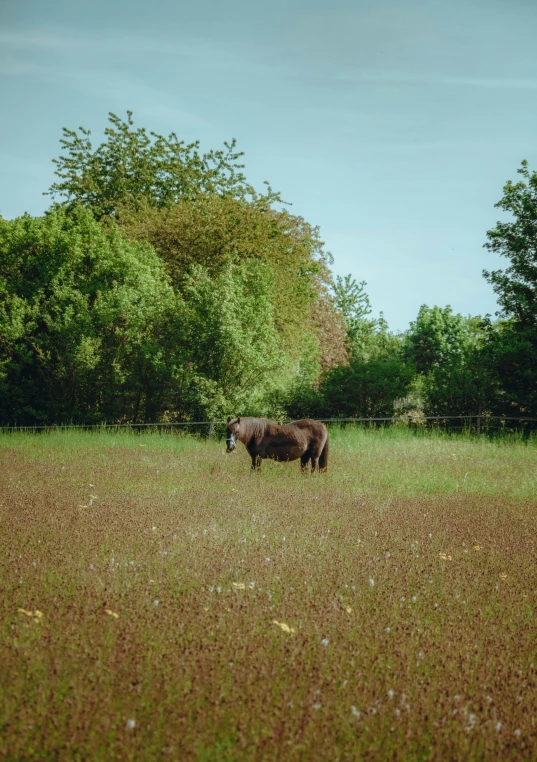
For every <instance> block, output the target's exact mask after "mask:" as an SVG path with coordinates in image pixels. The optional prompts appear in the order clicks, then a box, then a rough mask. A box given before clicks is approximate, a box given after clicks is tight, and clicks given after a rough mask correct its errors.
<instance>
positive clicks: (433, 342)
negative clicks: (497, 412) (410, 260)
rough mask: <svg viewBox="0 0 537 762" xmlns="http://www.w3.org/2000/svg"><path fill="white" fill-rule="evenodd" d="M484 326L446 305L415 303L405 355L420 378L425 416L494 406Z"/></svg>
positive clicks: (469, 411) (477, 410)
mask: <svg viewBox="0 0 537 762" xmlns="http://www.w3.org/2000/svg"><path fill="white" fill-rule="evenodd" d="M487 339H488V325H487V324H485V323H484V322H483V321H482V320H481V319H480V318H477V317H463V316H462V315H459V314H454V313H453V311H452V309H451V307H449V306H447V307H444V308H442V307H436V306H435V307H428V306H427V305H423V306H422V307H421V308H420V311H419V314H418V317H417V319H416V321H415V322H413V323H411V326H410V330H409V332H408V333H407V335H406V339H405V347H404V354H405V357H406V358H407V360H408V361H409V362H412V363H413V364H414V366H415V368H416V371H417V373H418V374H419V376H420V377H421V384H420V392H421V396H422V398H423V405H424V412H425V413H426V414H427V415H467V414H476V413H479V412H482V411H484V410H491V409H493V408H494V405H495V398H496V391H497V390H496V378H495V374H494V369H493V366H492V364H491V362H490V354H489V352H488V345H487Z"/></svg>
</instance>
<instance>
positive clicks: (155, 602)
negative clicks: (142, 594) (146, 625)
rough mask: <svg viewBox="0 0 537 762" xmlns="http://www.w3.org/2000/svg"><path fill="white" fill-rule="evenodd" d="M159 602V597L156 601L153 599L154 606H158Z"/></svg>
mask: <svg viewBox="0 0 537 762" xmlns="http://www.w3.org/2000/svg"><path fill="white" fill-rule="evenodd" d="M158 603H159V602H158V599H157V600H155V601H153V606H154V607H155V608H156V607H157V606H158Z"/></svg>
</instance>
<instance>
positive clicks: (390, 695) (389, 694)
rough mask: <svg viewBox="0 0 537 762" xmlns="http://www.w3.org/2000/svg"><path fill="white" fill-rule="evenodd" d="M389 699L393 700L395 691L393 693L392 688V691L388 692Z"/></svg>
mask: <svg viewBox="0 0 537 762" xmlns="http://www.w3.org/2000/svg"><path fill="white" fill-rule="evenodd" d="M388 698H393V691H392V689H391V688H390V690H389V691H388Z"/></svg>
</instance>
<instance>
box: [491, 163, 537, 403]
mask: <svg viewBox="0 0 537 762" xmlns="http://www.w3.org/2000/svg"><path fill="white" fill-rule="evenodd" d="M518 172H519V174H520V175H521V176H522V178H523V179H522V180H521V181H520V182H518V183H512V182H511V181H509V182H507V183H506V185H505V186H504V189H503V197H502V199H501V200H500V201H499V202H498V203H497V204H496V207H498V208H500V209H502V210H503V211H504V212H508V213H510V215H511V219H510V220H508V221H505V222H497V223H496V227H495V228H493V229H492V230H489V231H488V232H487V238H488V241H487V242H486V243H485V247H486V248H488V249H489V250H490V251H493V252H495V253H498V254H501V255H502V256H504V257H506V259H507V260H508V261H509V265H508V267H507V268H506V269H505V270H494V271H492V272H489V271H484V273H483V275H484V277H485V278H486V279H487V281H488V282H489V283H491V284H492V286H493V288H494V291H495V293H496V295H497V297H498V302H499V305H500V308H501V311H500V313H499V315H500V317H503V318H506V320H505V322H503V323H501V324H499V325H497V326H496V327H493V326H491V330H490V346H489V350H490V354H491V356H492V357H493V358H494V364H495V368H496V371H497V374H498V380H499V385H500V388H501V401H502V408H503V410H501V411H499V412H502V413H505V412H506V411H507V412H510V413H512V414H515V415H523V416H527V415H530V416H534V415H536V414H537V172H535V171H534V172H530V171H529V169H528V164H527V162H526V161H523V162H522V166H521V167H520V168H519V170H518Z"/></svg>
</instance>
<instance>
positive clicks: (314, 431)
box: [226, 418, 328, 471]
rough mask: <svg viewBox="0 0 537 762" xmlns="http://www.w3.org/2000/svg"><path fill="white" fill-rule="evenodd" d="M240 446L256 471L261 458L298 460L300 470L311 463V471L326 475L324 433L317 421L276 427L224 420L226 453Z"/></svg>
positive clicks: (261, 421) (261, 420)
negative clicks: (245, 450) (238, 443)
mask: <svg viewBox="0 0 537 762" xmlns="http://www.w3.org/2000/svg"><path fill="white" fill-rule="evenodd" d="M237 442H242V443H243V445H244V446H245V447H246V449H247V450H248V453H249V455H250V457H251V459H252V470H254V471H258V470H259V468H260V466H261V460H262V459H263V458H272V459H273V460H280V461H282V460H283V461H287V460H297V459H298V458H300V464H301V466H302V469H306V467H307V465H308V461H310V460H311V470H312V471H315V470H318V471H326V469H327V466H328V431H327V430H326V426H325V425H324V424H322V423H320V421H313V420H312V419H311V418H304V419H303V420H301V421H294V422H293V423H286V424H283V425H278V424H276V423H273V422H272V421H269V420H267V419H266V418H233V419H231V418H228V419H227V428H226V445H227V452H233V450H234V449H235V446H236V443H237Z"/></svg>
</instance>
